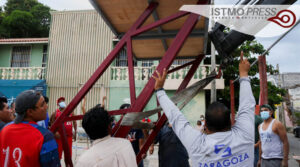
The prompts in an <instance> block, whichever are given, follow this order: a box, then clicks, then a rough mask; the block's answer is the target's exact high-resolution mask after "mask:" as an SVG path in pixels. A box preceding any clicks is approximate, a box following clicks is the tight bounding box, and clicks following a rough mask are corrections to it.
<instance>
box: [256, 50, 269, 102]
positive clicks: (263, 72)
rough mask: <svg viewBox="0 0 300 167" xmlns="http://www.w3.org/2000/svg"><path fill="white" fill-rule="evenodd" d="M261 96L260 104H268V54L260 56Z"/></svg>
mask: <svg viewBox="0 0 300 167" xmlns="http://www.w3.org/2000/svg"><path fill="white" fill-rule="evenodd" d="M258 69H259V83H260V97H259V105H263V104H268V81H267V63H266V56H265V55H262V56H259V57H258Z"/></svg>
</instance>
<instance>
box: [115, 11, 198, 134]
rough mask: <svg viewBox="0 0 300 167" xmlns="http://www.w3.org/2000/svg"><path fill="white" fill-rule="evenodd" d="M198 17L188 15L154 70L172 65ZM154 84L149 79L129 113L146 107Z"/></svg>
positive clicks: (123, 131) (122, 130)
mask: <svg viewBox="0 0 300 167" xmlns="http://www.w3.org/2000/svg"><path fill="white" fill-rule="evenodd" d="M198 17H199V16H198V15H196V14H190V16H189V17H188V18H187V20H186V21H185V23H184V25H183V26H182V28H181V29H180V31H179V32H178V34H177V35H176V37H175V39H174V40H173V42H172V44H171V45H170V47H169V48H168V50H167V51H166V53H165V55H164V56H163V58H162V60H161V61H160V63H159V65H158V66H157V68H156V70H157V71H159V72H160V73H162V71H163V69H164V68H166V69H169V67H170V65H171V64H172V62H173V60H174V59H175V57H176V55H177V54H178V52H179V51H180V49H181V48H182V46H183V44H184V42H185V40H186V39H187V37H188V36H189V34H190V33H191V31H192V29H193V28H194V26H195V25H196V23H197V21H198ZM154 84H155V80H154V79H153V77H151V78H150V79H149V81H148V83H147V84H146V85H145V87H144V89H143V90H142V92H141V93H140V94H139V96H138V98H137V100H136V103H135V104H133V106H132V110H131V111H129V112H133V111H134V112H141V111H142V110H143V109H144V107H145V106H146V104H147V102H148V101H149V99H150V98H151V96H152V94H153V91H154V89H153V88H154ZM130 129H131V127H130V126H122V127H120V128H119V129H118V131H117V132H116V135H115V136H116V137H125V136H126V135H127V134H128V132H129V131H130Z"/></svg>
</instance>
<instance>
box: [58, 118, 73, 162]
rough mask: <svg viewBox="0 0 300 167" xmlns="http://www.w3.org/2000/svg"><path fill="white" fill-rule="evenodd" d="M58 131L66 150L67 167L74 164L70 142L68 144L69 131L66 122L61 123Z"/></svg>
mask: <svg viewBox="0 0 300 167" xmlns="http://www.w3.org/2000/svg"><path fill="white" fill-rule="evenodd" d="M58 132H59V135H60V138H61V142H62V147H63V150H64V156H65V164H66V166H67V167H69V166H73V163H72V157H71V153H70V148H69V144H68V137H67V133H66V129H65V126H64V124H61V126H60V128H59V130H58ZM71 149H72V148H71Z"/></svg>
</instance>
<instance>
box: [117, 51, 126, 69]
mask: <svg viewBox="0 0 300 167" xmlns="http://www.w3.org/2000/svg"><path fill="white" fill-rule="evenodd" d="M116 66H117V67H126V66H128V63H127V54H126V49H122V50H121V51H120V53H119V55H118V56H117V58H116Z"/></svg>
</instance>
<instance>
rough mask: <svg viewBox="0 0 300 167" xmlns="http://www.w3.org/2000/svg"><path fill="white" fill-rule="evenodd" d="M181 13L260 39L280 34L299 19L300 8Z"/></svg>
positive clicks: (205, 8)
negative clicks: (194, 15) (210, 20)
mask: <svg viewBox="0 0 300 167" xmlns="http://www.w3.org/2000/svg"><path fill="white" fill-rule="evenodd" d="M180 10H181V11H187V12H191V13H196V14H199V15H201V16H204V17H206V18H209V19H213V20H214V21H215V22H218V23H220V24H223V25H225V26H226V27H229V28H230V29H234V30H236V31H239V32H242V33H245V34H249V35H254V36H257V37H274V36H278V35H281V34H283V33H285V32H286V31H288V30H289V29H290V28H291V27H293V26H294V25H295V23H296V21H297V20H298V19H299V18H300V17H299V16H300V5H235V6H232V5H183V6H182V7H181V8H180Z"/></svg>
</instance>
